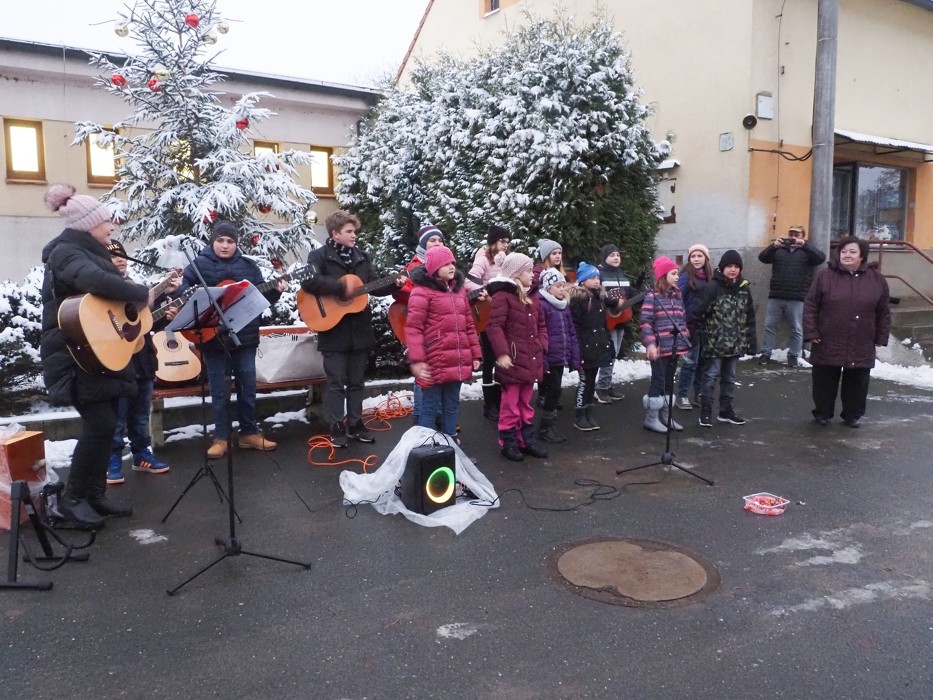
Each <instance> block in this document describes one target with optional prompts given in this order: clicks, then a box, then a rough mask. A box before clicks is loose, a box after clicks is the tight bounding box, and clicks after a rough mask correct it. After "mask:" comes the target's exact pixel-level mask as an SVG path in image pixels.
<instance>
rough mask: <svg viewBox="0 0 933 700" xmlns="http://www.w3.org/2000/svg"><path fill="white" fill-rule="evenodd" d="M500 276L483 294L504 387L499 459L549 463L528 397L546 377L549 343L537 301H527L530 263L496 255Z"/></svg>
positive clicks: (488, 329) (515, 256)
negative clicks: (540, 459)
mask: <svg viewBox="0 0 933 700" xmlns="http://www.w3.org/2000/svg"><path fill="white" fill-rule="evenodd" d="M496 264H497V265H498V266H499V276H498V277H494V278H492V279H491V280H490V281H489V284H488V285H487V286H486V289H487V290H488V291H489V293H490V295H492V310H491V311H490V313H489V323H488V324H487V325H486V336H487V337H488V338H489V343H490V345H491V346H492V350H493V354H494V355H495V358H496V381H497V382H498V383H499V384H501V385H502V401H501V403H500V405H499V444H500V446H501V447H502V456H503V457H505V458H506V459H510V460H512V461H513V462H520V461H522V460H523V459H524V458H523V457H522V455H523V454H524V455H530V456H532V457H547V451H545V450H544V449H542V448H541V447H539V446H538V445H536V444H535V431H534V423H533V421H534V415H535V412H534V409H533V408H532V407H531V395H532V393H534V388H535V382H536V381H540V380H541V378H542V376H543V374H544V355H545V353H546V352H547V345H548V337H547V328H546V327H545V323H544V315H543V314H542V313H541V308H540V302H539V301H538V298H537V296H529V290H530V287H531V275H532V265H533V263H532V261H531V258H529V257H528V256H527V255H522V254H521V253H509V254H508V255H505V254H504V253H499V254H498V255H496Z"/></svg>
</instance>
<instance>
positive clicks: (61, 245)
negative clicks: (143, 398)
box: [40, 185, 177, 527]
mask: <svg viewBox="0 0 933 700" xmlns="http://www.w3.org/2000/svg"><path fill="white" fill-rule="evenodd" d="M45 202H46V204H47V205H48V207H49V208H50V209H51V210H52V211H57V212H58V213H59V214H60V215H61V217H62V219H64V222H65V226H66V228H65V230H64V231H62V233H61V234H59V236H58V237H57V238H55V239H53V240H52V241H51V242H49V244H48V245H46V246H45V248H44V249H43V251H42V262H43V263H45V278H44V280H43V282H42V341H41V346H40V353H41V357H42V373H43V377H44V379H45V386H46V389H47V390H48V392H49V401H50V402H51V403H52V405H53V406H67V405H74V407H75V408H76V409H77V411H78V413H79V414H80V416H81V420H82V432H81V437H80V438H79V439H78V444H77V445H76V446H75V450H74V454H73V455H72V458H71V469H70V470H69V472H68V484H67V486H66V487H65V494H64V498H63V499H62V502H61V509H62V512H63V514H64V515H66V516H68V517H69V518H71V519H72V520H74V521H75V522H77V523H78V524H79V525H83V526H85V527H102V526H103V524H104V518H103V517H102V516H107V515H111V516H127V515H131V514H132V512H133V511H132V509H130V508H123V507H120V506H118V505H116V504H114V503H112V502H111V501H110V500H109V499H108V498H107V494H106V490H107V484H106V479H107V459H108V457H109V455H110V446H111V442H112V441H113V434H114V430H115V429H116V426H117V402H118V399H119V398H120V397H121V396H132V395H134V394H135V393H136V380H135V376H134V373H133V370H132V369H130V368H129V367H126V368H124V369H123V370H122V371H120V372H106V373H100V372H91V371H87V370H85V369H82V368H81V367H80V366H79V365H78V364H77V363H76V362H75V360H74V358H73V357H72V355H71V353H70V351H69V350H68V345H67V343H68V341H69V339H68V338H66V337H65V334H64V333H63V332H62V331H61V330H60V329H59V327H58V311H59V307H60V306H61V303H62V302H63V301H64V300H65V299H66V298H67V297H70V296H74V295H78V294H88V293H89V294H94V295H96V296H99V297H103V298H104V299H109V300H113V301H118V302H131V303H134V304H136V305H137V306H139V307H144V306H146V305H147V304H151V303H152V301H153V299H152V298H151V297H150V292H149V290H148V289H147V288H146V287H144V286H142V285H139V284H133V283H132V282H129V281H127V280H124V279H123V276H122V275H121V274H120V273H119V272H118V271H117V268H116V267H115V266H114V264H113V261H112V260H111V259H110V252H109V251H108V250H107V246H108V245H109V244H110V236H111V234H112V233H113V230H114V229H113V224H112V223H111V221H110V212H109V211H108V210H107V208H106V207H105V206H104V205H103V204H101V203H100V202H99V201H97V200H96V199H94V198H93V197H89V196H87V195H80V194H75V189H74V187H71V186H70V185H55V186H53V187H52V188H51V189H49V191H48V193H47V194H46V195H45ZM176 286H177V282H172V283H171V284H170V285H169V286H168V287H167V288H168V289H170V290H171V289H174V288H175V287H176ZM73 340H79V339H77V338H76V339H73Z"/></svg>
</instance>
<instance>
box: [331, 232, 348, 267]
mask: <svg viewBox="0 0 933 700" xmlns="http://www.w3.org/2000/svg"><path fill="white" fill-rule="evenodd" d="M326 243H327V245H329V246H330V247H331V248H333V249H334V250H336V251H337V255H339V256H340V259H341V260H343V263H344V265H346V266H347V267H350V266H351V265H352V264H353V248H349V247H347V246H345V245H342V244H340V243H338V242H337V241H335V240H334V239H333V238H328V239H327V241H326Z"/></svg>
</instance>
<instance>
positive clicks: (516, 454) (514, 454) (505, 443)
mask: <svg viewBox="0 0 933 700" xmlns="http://www.w3.org/2000/svg"><path fill="white" fill-rule="evenodd" d="M499 444H500V445H501V446H502V449H501V450H500V452H501V453H502V456H503V457H505V458H506V459H508V460H510V461H512V462H523V461H525V458H524V457H523V456H522V453H521V450H519V449H518V431H517V430H515V428H512V429H511V430H500V431H499Z"/></svg>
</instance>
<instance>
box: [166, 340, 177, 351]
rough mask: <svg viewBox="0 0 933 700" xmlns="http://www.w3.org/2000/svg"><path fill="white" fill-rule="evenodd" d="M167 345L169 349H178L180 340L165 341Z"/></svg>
mask: <svg viewBox="0 0 933 700" xmlns="http://www.w3.org/2000/svg"><path fill="white" fill-rule="evenodd" d="M165 347H166V348H168V349H169V350H178V341H177V340H169V341H168V342H167V343H165Z"/></svg>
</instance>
